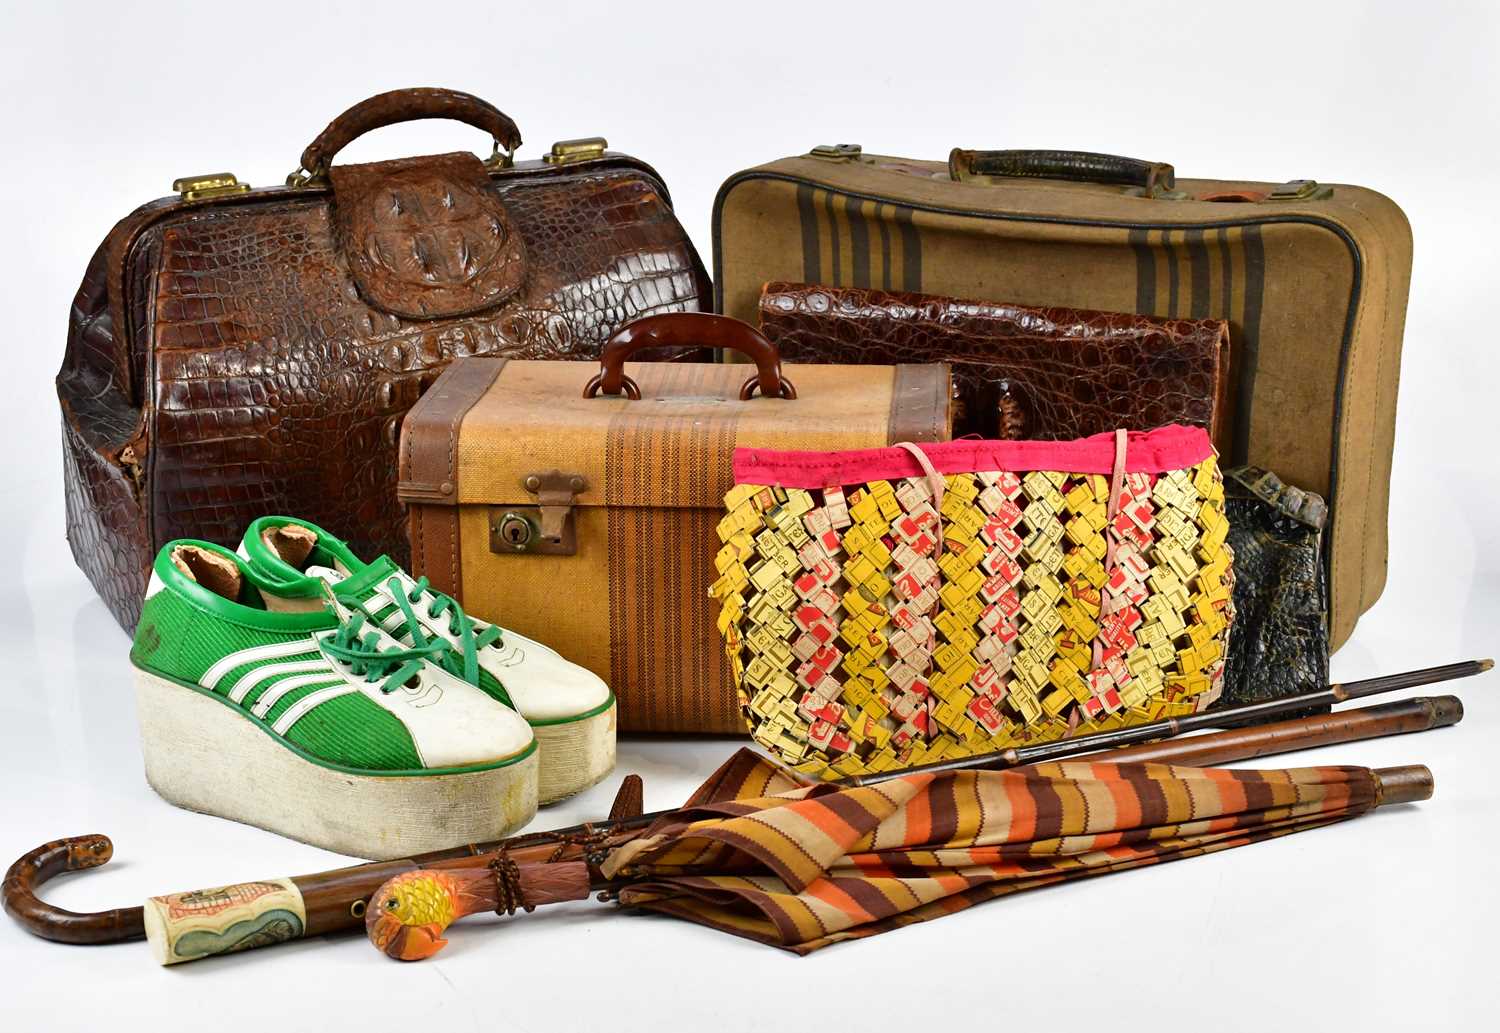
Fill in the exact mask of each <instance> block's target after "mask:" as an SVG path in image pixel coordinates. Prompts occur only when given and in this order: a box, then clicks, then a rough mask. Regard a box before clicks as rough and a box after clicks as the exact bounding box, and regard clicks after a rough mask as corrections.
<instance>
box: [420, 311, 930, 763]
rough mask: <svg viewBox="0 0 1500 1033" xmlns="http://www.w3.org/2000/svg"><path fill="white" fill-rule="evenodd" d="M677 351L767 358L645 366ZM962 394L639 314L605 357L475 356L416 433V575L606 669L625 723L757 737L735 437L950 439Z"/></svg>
mask: <svg viewBox="0 0 1500 1033" xmlns="http://www.w3.org/2000/svg"><path fill="white" fill-rule="evenodd" d="M672 347H690V348H703V347H711V348H727V349H733V350H737V351H740V352H743V353H744V354H746V355H748V356H750V358H751V359H753V360H754V361H755V363H756V367H755V368H753V369H752V368H751V367H747V366H740V365H729V364H725V363H713V362H644V363H643V362H633V361H632V362H627V361H626V360H627V358H633V357H635V356H637V355H639V354H640V353H641V351H642V350H643V349H644V350H658V349H663V348H672ZM747 371H749V374H750V375H749V377H748V379H747V376H746V373H747ZM591 377H592V379H590V378H591ZM586 385H587V386H586ZM793 385H795V386H793ZM950 396H951V381H950V377H949V372H948V367H947V366H945V365H940V364H932V365H910V366H901V365H898V366H834V365H816V366H793V365H788V366H786V367H785V368H784V369H783V367H782V364H781V361H780V358H779V356H778V355H777V354H776V349H775V347H774V346H773V345H772V344H771V343H770V342H769V341H767V340H766V339H765V337H763V336H762V335H761V334H760V333H759V332H758V331H756V330H755V329H754V328H752V327H750V326H749V325H747V324H745V323H741V322H739V321H737V320H733V319H727V318H725V317H723V316H710V315H705V314H699V313H694V314H673V315H663V316H653V317H650V318H648V319H643V320H638V321H637V322H635V323H632V324H630V325H628V326H626V327H625V328H624V329H622V330H620V331H618V332H617V333H616V334H615V335H614V336H613V337H611V338H610V340H609V342H608V343H607V344H606V345H605V348H604V357H603V359H602V360H601V361H600V362H597V363H586V362H551V361H547V362H540V361H518V360H509V361H508V360H506V359H501V358H465V359H460V360H458V361H457V362H455V363H454V364H453V365H452V366H450V367H449V368H448V370H447V372H445V373H444V374H443V375H442V376H441V377H439V378H438V380H437V382H436V383H435V384H434V385H433V386H432V388H431V390H429V391H428V392H427V394H426V395H424V396H423V398H422V400H421V401H419V402H418V403H417V405H416V407H415V408H413V409H412V411H411V413H410V414H409V415H408V416H407V418H406V421H405V423H404V424H403V426H402V431H401V449H400V457H401V470H400V478H401V479H400V485H399V491H400V496H401V499H402V500H403V501H404V502H406V504H407V507H408V512H409V515H410V525H409V526H410V534H411V554H412V565H413V568H414V570H415V572H416V573H417V574H420V575H425V576H426V577H427V578H429V579H430V581H431V584H432V586H433V587H434V588H435V589H437V590H439V591H441V592H444V593H446V594H448V595H451V596H453V597H454V598H455V599H458V600H459V601H460V602H461V603H462V604H463V606H464V609H466V610H467V611H468V612H470V613H472V614H474V615H476V616H478V617H481V618H484V619H486V620H491V621H495V622H497V623H500V624H503V625H504V626H505V627H507V628H510V629H513V630H515V631H518V632H520V633H521V634H522V635H525V636H527V637H529V638H532V639H535V640H537V641H538V642H542V643H545V644H546V645H548V646H551V647H552V648H553V649H556V650H557V651H558V652H560V653H561V654H562V655H563V656H565V657H567V658H568V659H569V660H571V661H573V662H574V663H578V664H582V665H583V666H584V667H587V668H588V669H590V670H591V671H593V672H594V673H595V674H597V675H599V677H601V678H603V679H604V680H605V681H606V682H608V683H609V686H610V688H611V689H613V690H614V692H615V695H616V697H617V699H618V700H619V718H620V728H621V729H622V730H625V731H650V732H718V733H728V732H736V733H737V732H742V731H743V729H744V726H743V724H742V722H741V719H740V712H739V706H738V703H737V701H736V692H735V686H734V683H733V681H732V679H731V677H730V671H729V664H728V662H727V660H726V659H725V657H724V654H723V651H722V649H721V647H720V642H719V632H718V631H717V630H716V628H715V626H714V606H713V603H712V602H711V601H710V599H709V598H708V587H709V585H710V584H711V583H712V582H713V580H714V578H715V577H716V576H717V575H716V572H715V570H714V565H713V559H714V552H715V550H716V549H717V548H718V539H717V537H716V536H715V534H714V528H715V525H717V524H718V522H719V520H720V518H721V516H722V513H721V512H720V504H721V500H722V499H723V497H724V493H725V492H726V491H728V490H729V489H730V488H731V487H732V486H733V484H734V470H733V460H734V453H735V448H736V446H760V447H769V448H819V449H845V448H868V447H871V446H877V445H887V444H890V443H892V442H896V441H909V440H921V441H939V440H946V439H947V438H948V436H949V431H950V425H951V415H950V411H949V405H950Z"/></svg>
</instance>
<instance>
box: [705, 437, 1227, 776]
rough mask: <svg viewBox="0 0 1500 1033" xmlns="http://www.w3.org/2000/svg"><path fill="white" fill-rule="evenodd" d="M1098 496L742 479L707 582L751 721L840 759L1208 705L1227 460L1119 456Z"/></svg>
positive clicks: (959, 748) (1058, 485) (972, 745)
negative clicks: (1172, 466) (1150, 462)
mask: <svg viewBox="0 0 1500 1033" xmlns="http://www.w3.org/2000/svg"><path fill="white" fill-rule="evenodd" d="M1109 495H1110V482H1109V478H1108V477H1106V476H1102V475H1099V474H1070V473H1065V472H1061V471H1031V472H1028V473H1021V474H1015V473H1006V472H979V473H964V474H950V475H947V476H946V478H945V490H944V492H943V499H942V504H941V511H939V510H938V509H937V508H936V507H935V506H934V498H933V493H932V491H931V489H930V487H929V484H928V481H927V479H926V478H920V477H918V478H907V479H897V480H877V481H871V482H868V483H865V484H862V485H858V486H840V487H828V488H824V489H822V490H817V489H812V490H809V489H802V488H781V487H776V486H770V485H759V484H738V485H736V486H735V488H734V489H733V490H731V491H730V492H729V493H728V495H727V496H726V497H725V507H726V515H725V516H724V518H723V520H722V521H721V522H720V524H719V528H718V532H719V538H720V540H721V541H722V542H723V547H722V548H721V549H720V551H719V553H718V556H717V559H716V566H717V569H718V573H719V577H718V580H717V581H716V582H715V583H714V585H713V587H712V588H711V590H710V594H711V595H712V596H714V597H715V598H716V599H718V600H719V601H720V603H721V609H720V613H719V629H720V631H721V632H722V633H723V636H724V644H725V648H726V651H727V653H728V655H729V659H730V662H731V664H732V667H733V670H734V677H735V684H736V685H737V687H738V690H739V695H740V701H741V704H742V706H743V708H744V711H745V715H746V719H747V721H748V722H749V726H750V731H751V735H752V737H753V738H754V739H755V741H756V742H757V743H758V744H759V745H761V746H762V747H763V748H765V749H767V750H769V751H770V752H771V753H773V754H774V755H775V756H777V757H779V758H780V759H781V760H783V761H785V762H786V763H788V764H791V765H794V766H796V767H797V768H798V769H799V770H801V771H804V772H807V773H809V774H812V775H815V776H819V777H824V778H836V777H839V776H842V775H851V774H864V773H868V772H875V771H887V770H892V769H896V768H905V767H911V766H915V765H919V764H926V763H931V762H934V761H938V760H948V759H953V758H958V757H965V756H970V755H974V754H983V753H991V752H994V751H997V750H1000V749H1004V748H1006V747H1009V746H1016V745H1022V744H1025V743H1034V742H1041V741H1046V740H1052V739H1058V738H1061V737H1064V736H1068V735H1083V734H1088V733H1090V732H1096V731H1104V730H1106V729H1111V728H1117V727H1120V726H1123V725H1131V724H1139V723H1143V722H1148V721H1154V720H1159V719H1161V718H1163V717H1169V716H1173V715H1178V714H1185V713H1190V712H1193V711H1196V710H1201V709H1203V708H1204V707H1206V706H1207V705H1208V704H1209V703H1210V702H1212V701H1213V700H1214V699H1216V698H1217V696H1218V694H1219V691H1220V683H1221V678H1222V672H1223V666H1224V655H1225V641H1226V637H1227V635H1228V632H1229V626H1230V622H1231V619H1232V607H1231V603H1230V590H1231V587H1232V574H1231V570H1230V553H1229V549H1228V547H1227V546H1226V545H1225V535H1226V533H1227V531H1228V521H1227V519H1226V518H1225V515H1224V491H1223V485H1222V482H1221V480H1220V476H1219V470H1218V465H1217V462H1216V460H1215V458H1214V457H1213V455H1212V454H1210V455H1209V457H1208V458H1207V459H1204V460H1203V461H1202V462H1199V463H1198V464H1196V465H1194V466H1192V467H1190V468H1187V469H1180V470H1170V471H1167V472H1165V473H1159V474H1147V473H1129V474H1125V475H1124V478H1123V488H1122V492H1121V496H1120V498H1119V500H1118V503H1117V506H1116V515H1115V517H1114V519H1113V521H1110V520H1109V517H1108V514H1109V511H1110V507H1109V502H1110V499H1109ZM939 525H941V531H942V536H941V537H942V552H941V554H939V553H938V550H937V538H938V536H937V534H936V532H937V530H938V527H939ZM1111 538H1112V539H1113V544H1114V554H1113V564H1112V566H1110V567H1109V568H1108V569H1106V558H1107V556H1108V553H1109V545H1110V539H1111Z"/></svg>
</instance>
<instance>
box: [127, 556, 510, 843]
mask: <svg viewBox="0 0 1500 1033" xmlns="http://www.w3.org/2000/svg"><path fill="white" fill-rule="evenodd" d="M130 659H131V661H132V663H134V665H135V668H136V686H137V699H138V704H139V706H138V709H139V713H140V724H141V744H142V749H143V752H144V754H145V760H146V778H147V781H149V782H150V783H151V786H152V787H153V788H154V789H155V790H156V791H157V792H158V793H160V794H161V795H162V796H163V797H164V798H165V799H166V800H168V801H169V802H171V803H174V804H177V805H178V806H180V807H187V808H189V809H191V810H195V811H202V812H204V813H207V814H216V815H219V816H221V817H225V818H233V819H234V820H236V821H243V822H246V823H248V824H251V825H257V826H259V827H261V828H264V829H269V830H270V831H272V832H277V833H280V834H282V835H284V836H291V837H292V838H294V839H300V840H302V841H303V842H306V843H311V844H313V845H315V846H320V847H324V848H326V849H328V850H334V851H337V852H338V853H341V854H352V855H354V856H357V857H367V858H376V859H383V858H391V857H404V856H409V855H411V854H414V853H420V852H423V851H427V850H437V849H441V848H444V847H450V846H455V845H459V844H463V843H472V842H477V841H481V840H491V839H499V838H501V837H503V836H506V835H509V834H510V833H512V832H513V831H515V830H516V829H518V828H520V827H521V826H522V825H524V824H526V823H527V822H528V821H530V820H531V818H532V816H533V815H535V813H536V803H537V772H538V768H539V764H538V751H537V748H536V742H535V740H534V738H533V736H532V734H531V728H530V726H528V725H527V723H526V722H525V721H524V720H523V719H522V718H521V716H520V715H519V714H517V713H516V712H515V711H514V710H512V709H511V708H510V707H508V706H506V705H505V704H504V703H502V702H500V701H499V700H497V699H495V698H493V697H492V696H491V695H489V694H487V693H485V692H483V691H481V690H480V689H478V688H476V687H475V686H473V685H471V684H470V683H469V682H467V681H465V680H464V679H463V678H462V677H461V676H460V674H458V673H455V672H454V670H453V669H454V668H458V667H460V666H461V663H462V658H461V657H458V656H456V655H455V654H454V653H453V652H452V650H451V649H450V648H449V646H448V644H447V643H446V642H445V641H433V642H429V643H427V644H425V645H422V646H412V645H409V644H406V643H402V642H398V641H396V640H395V639H394V638H392V637H391V636H389V635H387V634H386V633H385V632H383V631H381V630H380V629H379V628H378V627H376V626H375V625H374V624H373V623H372V622H371V621H369V619H368V616H367V615H366V614H364V613H361V612H360V611H359V609H358V607H356V606H351V605H349V604H348V603H347V602H346V601H345V600H342V599H339V598H337V597H335V596H334V594H333V593H332V592H329V591H328V590H327V589H326V588H324V587H323V586H322V585H321V584H320V583H316V582H314V583H311V584H309V583H307V582H299V583H296V584H290V585H279V584H274V583H273V582H271V581H269V580H268V579H266V578H265V577H263V576H262V575H260V574H259V573H257V572H256V571H255V570H253V569H251V568H250V567H249V565H248V564H245V563H243V562H242V561H241V560H240V558H239V557H238V556H236V555H235V554H234V553H232V552H230V551H228V550H227V549H224V548H221V547H219V546H217V545H210V544H208V543H207V542H196V541H176V542H169V543H168V544H167V545H165V546H164V547H163V548H162V550H161V552H160V553H159V554H158V555H157V557H156V563H155V565H154V567H153V569H152V575H151V581H150V585H149V587H148V588H147V590H146V600H145V604H144V607H143V609H142V611H141V620H140V624H139V625H138V626H137V628H136V633H135V644H134V646H133V647H132V649H131V651H130Z"/></svg>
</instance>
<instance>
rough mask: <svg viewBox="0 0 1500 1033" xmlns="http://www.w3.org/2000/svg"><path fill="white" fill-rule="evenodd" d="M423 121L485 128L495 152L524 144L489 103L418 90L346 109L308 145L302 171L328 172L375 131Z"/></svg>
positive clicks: (469, 96)
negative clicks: (346, 150) (344, 152)
mask: <svg viewBox="0 0 1500 1033" xmlns="http://www.w3.org/2000/svg"><path fill="white" fill-rule="evenodd" d="M424 118H450V119H453V120H454V121H455V122H463V123H466V124H468V125H471V126H473V127H474V128H475V129H480V130H483V131H484V132H486V133H489V134H490V136H491V137H493V138H494V140H495V147H496V150H497V151H499V150H500V149H504V150H505V151H506V152H507V153H512V152H514V151H515V150H516V148H518V147H520V146H521V130H520V129H519V128H517V126H516V123H515V121H514V120H513V119H512V118H511V117H510V116H509V115H507V114H506V113H505V112H503V111H501V110H500V109H499V108H497V107H495V105H493V104H491V103H490V102H489V101H485V100H480V99H479V98H478V97H476V96H474V95H473V94H472V93H463V92H461V91H459V90H444V89H438V88H436V87H431V86H418V87H413V88H410V89H405V90H391V91H390V92H389V93H380V94H376V95H375V96H374V97H370V98H369V99H367V100H362V101H360V102H359V103H358V104H356V105H354V106H353V107H352V108H350V109H349V110H348V111H345V112H344V113H343V114H342V115H340V116H339V117H338V118H335V119H334V120H333V121H332V122H330V123H328V127H327V128H326V129H324V130H323V131H322V132H321V133H319V134H318V135H317V138H316V139H314V140H313V142H312V143H310V144H308V145H307V149H306V150H305V151H303V152H302V167H303V168H304V169H305V170H307V173H308V174H309V175H310V176H313V177H315V178H316V177H318V176H320V175H322V174H324V173H326V172H327V171H328V166H329V165H330V164H332V162H333V158H334V155H336V154H338V152H339V151H341V150H343V149H344V148H345V147H346V146H348V145H349V144H350V143H352V142H353V141H354V140H356V139H358V138H359V137H361V136H363V135H364V134H366V133H368V132H370V131H371V130H372V129H380V128H382V127H383V126H393V125H396V124H398V123H400V122H416V121H420V120H421V119H424Z"/></svg>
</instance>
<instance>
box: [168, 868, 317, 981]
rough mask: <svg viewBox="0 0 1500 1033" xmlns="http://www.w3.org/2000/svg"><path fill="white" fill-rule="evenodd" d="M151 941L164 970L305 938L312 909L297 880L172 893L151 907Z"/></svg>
mask: <svg viewBox="0 0 1500 1033" xmlns="http://www.w3.org/2000/svg"><path fill="white" fill-rule="evenodd" d="M144 918H145V924H146V940H147V942H149V943H150V944H151V949H152V952H153V953H154V954H155V955H156V960H157V961H159V962H160V963H161V964H163V965H176V964H178V963H179V962H183V961H197V960H198V959H199V958H206V957H210V956H212V955H214V954H229V953H232V952H234V951H242V950H249V949H251V948H253V947H266V946H269V945H271V944H273V943H281V942H282V941H284V940H295V939H298V938H300V937H301V936H302V933H303V930H304V929H305V928H306V926H307V909H306V907H305V906H304V904H303V900H302V893H301V891H300V890H298V889H297V886H296V884H295V883H293V882H292V880H291V879H268V880H265V881H261V882H241V883H237V884H235V885H233V886H219V887H216V888H214V889H207V890H192V891H190V892H187V893H169V894H167V895H166V896H164V897H151V898H149V899H148V900H147V901H146V905H145V914H144Z"/></svg>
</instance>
